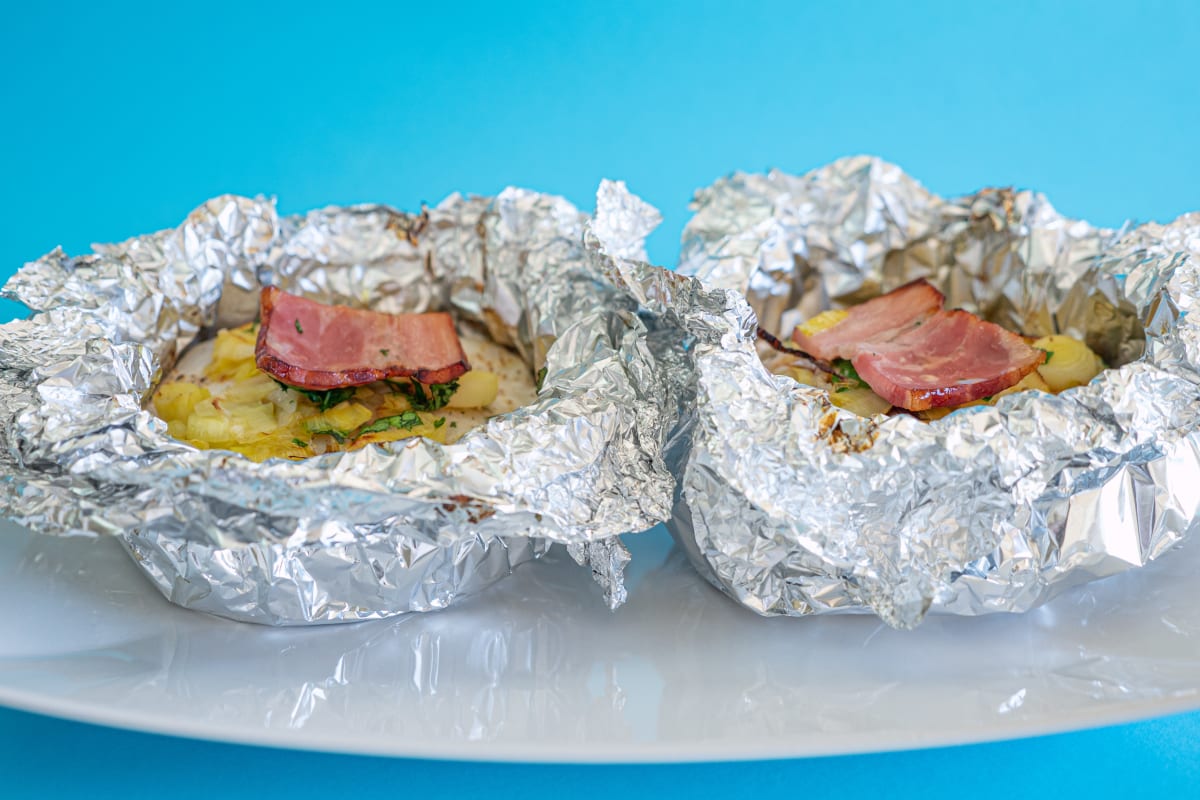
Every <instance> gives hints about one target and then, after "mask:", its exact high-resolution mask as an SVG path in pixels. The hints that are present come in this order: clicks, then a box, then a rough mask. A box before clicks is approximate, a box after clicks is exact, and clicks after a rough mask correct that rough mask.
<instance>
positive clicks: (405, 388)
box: [392, 381, 458, 411]
mask: <svg viewBox="0 0 1200 800" xmlns="http://www.w3.org/2000/svg"><path fill="white" fill-rule="evenodd" d="M392 386H395V387H396V390H397V391H398V392H400V394H402V395H404V396H405V397H407V398H408V402H409V403H411V404H412V407H413V408H415V409H416V410H417V411H437V410H438V409H439V408H442V407H443V406H445V405H446V403H449V402H450V397H451V396H452V395H453V394H454V393H455V392H457V391H458V381H450V382H449V383H431V384H429V385H428V386H426V385H425V384H422V383H417V382H416V381H411V382H409V383H393V384H392Z"/></svg>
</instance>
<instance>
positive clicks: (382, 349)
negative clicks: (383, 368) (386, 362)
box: [379, 347, 391, 358]
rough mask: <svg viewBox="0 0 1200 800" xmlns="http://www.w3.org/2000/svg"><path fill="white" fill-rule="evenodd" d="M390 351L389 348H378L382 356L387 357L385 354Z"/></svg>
mask: <svg viewBox="0 0 1200 800" xmlns="http://www.w3.org/2000/svg"><path fill="white" fill-rule="evenodd" d="M390 352H391V351H390V350H385V349H384V348H382V347H381V348H379V355H381V356H383V357H384V358H387V354H388V353H390Z"/></svg>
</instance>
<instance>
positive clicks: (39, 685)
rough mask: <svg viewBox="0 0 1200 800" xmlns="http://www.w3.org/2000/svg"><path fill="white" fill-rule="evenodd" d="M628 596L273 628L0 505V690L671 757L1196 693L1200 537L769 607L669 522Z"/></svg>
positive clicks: (94, 712)
mask: <svg viewBox="0 0 1200 800" xmlns="http://www.w3.org/2000/svg"><path fill="white" fill-rule="evenodd" d="M630 545H631V547H632V549H633V551H634V557H635V558H634V565H633V567H632V568H631V573H632V574H631V579H630V601H629V603H628V605H626V606H625V607H624V608H622V609H621V610H620V611H619V612H617V613H616V614H611V613H610V612H609V611H607V609H605V608H604V607H603V604H602V603H601V600H600V597H599V593H598V590H596V589H595V587H593V586H592V585H591V581H590V579H589V578H588V576H587V575H585V574H584V572H583V571H582V570H581V569H580V568H578V567H576V566H575V565H574V564H573V563H572V562H571V561H570V559H568V558H566V557H565V556H564V555H562V554H560V553H557V552H556V553H552V554H551V555H550V556H549V557H548V558H547V559H546V560H545V561H544V562H543V563H539V564H532V565H529V566H526V567H523V568H522V569H520V570H519V571H518V572H517V574H515V575H514V576H513V577H512V578H511V579H509V580H508V581H505V582H504V583H502V584H501V585H499V586H497V587H495V588H494V589H492V590H491V591H489V592H487V593H485V594H484V595H482V596H480V597H477V598H475V599H473V600H471V601H469V602H467V603H465V604H463V605H462V606H460V607H457V608H455V609H452V610H449V611H443V612H438V613H434V614H426V615H415V616H412V617H409V618H404V619H399V620H392V621H381V622H366V623H360V624H357V625H348V626H332V627H322V628H304V629H295V628H293V629H282V630H281V629H270V628H263V627H257V626H252V625H246V624H240V623H235V622H228V621H226V620H222V619H216V618H212V617H207V616H204V615H201V614H198V613H195V612H189V611H184V610H182V609H178V608H175V607H174V606H171V605H170V604H168V603H167V602H166V601H165V600H163V599H162V598H161V597H160V596H159V594H158V593H157V592H156V591H155V590H154V589H153V588H152V587H151V586H150V584H149V583H148V582H147V581H146V580H144V579H143V578H142V577H141V575H140V574H139V573H138V572H137V570H136V569H135V568H134V567H133V565H132V564H131V563H129V561H128V560H127V558H126V556H125V555H124V553H123V552H122V551H121V550H120V548H119V547H118V546H117V545H116V544H115V543H114V542H111V541H90V540H81V539H71V540H56V539H50V538H46V537H40V536H34V535H32V534H29V533H27V532H24V531H22V530H20V529H17V528H15V527H13V526H12V525H9V524H8V523H3V522H0V607H3V608H4V609H6V613H4V614H3V615H0V703H3V704H8V705H12V706H15V707H18V708H24V709H29V710H33V711H39V712H43V713H47V714H54V715H60V716H63V717H69V718H73V719H80V720H86V721H91V722H98V723H103V724H109V725H116V726H121V727H128V728H136V729H141V730H148V731H157V732H163V733H171V734H178V735H183V736H195V737H202V738H210V739H218V740H225V741H233V742H245V743H253V744H271V745H278V746H283V747H295V748H308V749H318V750H329V751H342V752H355V753H376V754H390V755H401V756H432V757H446V758H456V759H489V760H492V759H494V760H520V761H683V760H725V759H740V758H764V757H778V756H807V755H817V754H829V753H847V752H868V751H876V750H885V749H900V748H912V747H923V746H932V745H942V744H953V743H967V742H979V741H985V740H991V739H1000V738H1009V737H1016V736H1025V735H1030V734H1035V733H1044V732H1051V731H1064V730H1071V729H1076V728H1083V727H1089V726H1094V725H1099V724H1103V723H1110V722H1117V721H1124V720H1131V719H1135V718H1139V717H1145V716H1151V715H1159V714H1165V713H1169V712H1173V711H1182V710H1187V709H1191V708H1195V707H1197V706H1200V694H1198V690H1200V635H1198V634H1200V602H1198V601H1200V585H1198V584H1197V582H1196V580H1195V575H1196V571H1197V570H1196V566H1197V564H1198V563H1200V548H1197V547H1194V546H1192V547H1189V548H1187V549H1186V550H1184V551H1180V552H1179V553H1175V554H1172V556H1171V557H1168V558H1166V559H1164V560H1163V561H1162V562H1160V563H1158V564H1154V565H1152V566H1150V567H1148V568H1146V569H1144V570H1140V571H1135V572H1133V573H1128V574H1125V575H1122V576H1118V577H1116V578H1113V579H1110V580H1108V581H1105V582H1103V583H1100V584H1095V585H1093V586H1091V587H1087V588H1084V589H1081V590H1075V591H1074V592H1072V593H1070V594H1068V595H1067V596H1065V597H1062V598H1060V599H1059V600H1058V601H1056V602H1054V603H1053V604H1051V605H1049V606H1047V607H1045V608H1042V609H1040V610H1038V611H1035V612H1033V613H1030V614H1027V615H1024V616H994V617H985V618H975V619H969V618H950V617H941V618H934V619H930V620H928V621H927V622H926V623H925V625H923V626H922V627H921V628H920V629H918V630H917V631H915V632H909V633H901V632H897V631H893V630H890V629H888V628H886V627H883V626H881V625H880V624H879V623H878V622H877V621H876V620H874V619H872V618H867V617H844V616H843V617H825V618H813V619H802V620H795V619H761V618H758V617H756V616H754V615H753V614H751V613H749V612H747V611H744V610H742V609H740V608H738V607H737V606H735V605H734V604H733V603H732V602H730V601H729V600H727V599H725V597H724V596H722V595H721V594H720V593H718V592H717V591H716V590H715V589H712V588H710V587H709V586H708V585H707V584H705V583H703V582H702V581H701V580H700V579H699V578H697V577H696V576H695V574H694V573H692V572H691V570H690V569H689V568H688V567H687V565H686V563H684V562H683V560H682V558H681V556H680V555H679V554H678V553H677V552H675V551H674V550H673V549H672V548H671V545H670V540H669V539H668V538H667V537H666V536H665V534H663V533H662V532H661V529H660V530H658V531H655V532H652V533H651V534H647V535H644V536H639V537H630Z"/></svg>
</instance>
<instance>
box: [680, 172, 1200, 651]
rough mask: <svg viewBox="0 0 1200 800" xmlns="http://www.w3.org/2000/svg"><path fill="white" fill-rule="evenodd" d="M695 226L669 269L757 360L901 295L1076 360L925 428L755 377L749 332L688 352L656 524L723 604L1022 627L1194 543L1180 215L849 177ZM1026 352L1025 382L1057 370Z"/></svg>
mask: <svg viewBox="0 0 1200 800" xmlns="http://www.w3.org/2000/svg"><path fill="white" fill-rule="evenodd" d="M693 210H694V211H695V216H694V217H693V218H692V219H691V221H690V222H689V223H688V225H687V227H686V229H685V231H684V234H683V248H682V253H681V257H680V271H681V272H682V273H684V274H686V275H691V276H697V277H699V278H700V279H702V280H703V281H704V282H705V283H706V284H708V285H709V286H710V287H712V288H714V289H726V290H735V291H738V292H742V293H744V295H745V296H746V298H748V301H749V304H750V306H751V307H752V308H753V311H754V314H755V315H756V318H757V319H756V322H757V324H758V325H759V326H761V328H762V330H763V331H764V332H766V333H767V334H770V335H772V336H774V337H777V339H779V340H783V341H784V342H786V341H788V340H789V337H790V336H791V335H792V333H793V331H796V330H797V326H798V325H804V326H805V327H802V328H801V329H800V331H801V332H804V331H808V332H811V331H816V330H818V329H819V325H817V323H821V324H824V325H829V324H836V323H837V321H838V320H842V319H845V318H847V317H846V316H843V315H849V314H851V313H852V312H851V309H853V307H855V306H856V305H857V304H861V303H863V302H864V301H867V300H869V299H870V298H875V297H878V296H880V295H882V294H885V293H889V292H892V291H893V290H896V289H898V288H900V287H905V286H909V285H910V284H911V282H913V281H919V280H920V279H925V280H926V281H927V282H928V284H930V285H931V286H932V287H933V288H928V292H929V293H932V294H933V295H937V291H938V290H940V292H941V293H942V294H943V295H944V303H945V308H946V309H959V308H961V309H966V310H967V311H969V312H973V313H975V314H977V315H979V316H980V317H982V318H984V319H986V320H988V321H990V322H992V323H996V324H998V325H999V326H1001V327H1002V328H1004V329H1006V330H1007V331H1010V332H1012V333H1013V334H1019V335H1020V336H1021V337H1025V341H1029V340H1034V339H1037V340H1038V341H1042V339H1041V338H1040V337H1058V338H1057V339H1048V340H1045V341H1062V342H1065V343H1067V344H1072V346H1073V347H1075V348H1076V349H1079V350H1081V351H1083V352H1088V351H1089V350H1090V354H1089V356H1088V357H1089V358H1092V359H1093V360H1094V363H1095V365H1096V370H1095V372H1097V373H1098V374H1095V376H1094V377H1092V373H1088V374H1087V375H1086V376H1085V379H1084V381H1083V385H1078V386H1075V387H1074V388H1067V389H1065V390H1062V391H1057V392H1049V391H1045V390H1044V389H1045V388H1046V385H1045V384H1046V382H1045V381H1039V384H1040V386H1039V388H1038V389H1034V390H1029V391H1014V392H1004V393H997V395H996V396H994V397H992V396H989V397H986V398H982V399H979V400H977V401H976V402H974V403H971V404H967V405H966V406H965V407H962V408H957V409H953V410H952V413H948V414H946V413H944V412H945V411H947V409H945V408H942V409H934V411H940V412H943V413H939V414H932V413H929V412H921V413H919V414H917V413H911V412H910V411H902V412H899V413H897V412H896V410H893V411H892V412H891V413H884V411H885V410H886V408H887V406H888V405H889V403H888V402H883V403H882V408H875V409H874V410H873V411H872V410H868V411H867V412H862V409H861V408H859V409H857V410H858V412H859V413H854V412H853V411H852V410H849V409H848V408H846V407H844V406H847V405H848V403H847V402H845V399H844V398H843V397H842V396H839V395H838V394H836V392H837V391H840V390H843V389H846V388H850V389H854V390H857V386H858V383H843V384H840V385H839V389H834V390H832V391H831V390H830V389H829V386H825V387H824V388H822V386H821V385H820V383H821V381H819V380H809V378H810V377H811V376H812V375H813V374H814V373H811V372H805V371H803V370H799V371H791V372H790V373H789V371H788V370H787V369H776V370H774V371H772V370H769V369H768V364H778V363H780V362H779V360H780V358H783V359H785V360H786V358H788V357H789V356H787V355H780V354H778V353H776V352H775V351H774V350H771V349H766V348H765V347H764V345H763V344H761V343H760V344H759V345H758V346H757V347H756V344H755V341H754V331H753V329H752V328H751V329H746V328H745V327H743V328H742V329H740V330H730V331H729V336H728V337H726V340H725V342H724V344H723V346H721V347H713V348H707V349H705V348H700V349H698V350H697V352H696V354H695V370H696V372H695V384H694V392H695V403H694V406H691V407H689V413H688V414H686V415H685V416H684V417H683V418H682V424H681V427H680V429H679V431H678V432H677V434H678V441H676V442H675V443H674V445H673V448H672V462H673V465H674V467H673V468H674V472H675V474H676V477H677V479H678V487H677V491H676V496H675V504H674V511H673V514H672V520H671V521H670V522H669V523H668V527H669V528H670V529H671V531H672V533H673V535H674V536H675V538H676V539H677V540H678V542H679V543H680V544H681V545H682V546H683V547H684V548H685V549H686V550H687V552H688V554H689V556H690V557H691V560H692V561H693V562H694V563H695V565H696V566H697V568H698V569H700V570H701V572H702V573H703V574H704V575H706V576H707V577H708V579H709V580H710V581H711V582H713V583H714V584H715V585H716V586H718V587H719V588H720V589H722V590H723V591H724V592H725V593H727V594H728V595H729V596H730V597H732V598H734V599H735V600H736V601H738V602H739V603H741V604H742V605H744V606H746V607H747V608H749V609H752V610H753V611H756V612H758V613H760V614H787V615H796V616H800V615H807V614H816V613H824V612H844V611H846V612H849V611H853V612H863V611H867V612H874V613H876V614H878V615H879V616H880V617H881V618H882V619H883V620H884V621H886V622H887V623H888V624H889V625H892V626H895V627H900V628H907V627H912V626H915V625H917V624H918V623H919V622H920V621H921V619H922V618H923V617H924V615H925V614H926V613H928V612H930V611H934V612H943V613H953V614H983V613H989V612H998V611H1023V610H1026V609H1029V608H1032V607H1034V606H1036V605H1038V604H1040V603H1043V602H1045V601H1046V600H1047V599H1049V598H1050V597H1052V596H1053V595H1055V594H1056V593H1058V592H1060V591H1062V590H1063V589H1065V588H1067V587H1069V586H1072V585H1075V584H1079V583H1081V582H1084V581H1091V580H1094V579H1097V578H1102V577H1105V576H1108V575H1112V574H1114V573H1117V572H1121V571H1123V570H1127V569H1130V568H1134V567H1140V566H1143V565H1145V564H1146V563H1147V562H1149V561H1150V560H1152V559H1154V558H1156V557H1158V556H1160V555H1162V554H1163V553H1165V552H1167V551H1168V550H1170V549H1171V548H1172V547H1173V546H1175V545H1176V544H1177V543H1179V542H1180V541H1181V540H1182V539H1183V538H1184V537H1186V536H1188V535H1191V534H1193V533H1194V532H1195V530H1196V527H1197V525H1198V524H1200V523H1198V521H1197V512H1198V511H1200V314H1196V313H1193V312H1194V310H1195V308H1194V307H1195V306H1196V303H1197V297H1200V285H1198V283H1200V282H1198V277H1200V214H1190V215H1187V216H1184V217H1181V218H1179V219H1177V220H1175V221H1174V222H1172V223H1171V224H1169V225H1157V224H1147V225H1142V226H1140V227H1132V226H1126V227H1125V228H1122V229H1121V230H1106V229H1100V228H1095V227H1092V226H1091V225H1088V224H1087V223H1085V222H1082V221H1076V220H1071V219H1067V218H1064V217H1063V216H1062V215H1060V214H1059V213H1057V212H1056V211H1055V210H1054V208H1052V207H1051V205H1050V204H1049V202H1048V201H1047V200H1046V198H1045V197H1043V196H1042V195H1040V194H1037V193H1035V192H1030V191H1013V190H1010V189H986V190H983V191H980V192H978V193H976V194H973V195H969V196H966V197H961V198H957V199H953V200H945V199H942V198H940V197H937V196H935V195H933V194H931V193H930V192H928V191H926V190H925V189H924V188H923V187H921V185H920V184H918V183H917V182H916V181H915V180H913V179H912V178H910V177H909V176H907V175H905V174H904V173H903V172H902V171H901V170H899V169H898V168H896V167H894V166H891V165H889V164H886V163H884V162H882V161H879V160H877V159H873V158H867V157H856V158H849V159H844V160H841V161H838V162H835V163H833V164H831V165H829V166H827V167H824V168H821V169H818V170H816V171H814V172H812V173H810V174H808V175H805V176H803V177H795V176H791V175H786V174H783V173H781V172H777V171H776V172H771V173H770V174H766V175H761V174H759V175H750V174H742V173H738V174H735V175H733V176H731V177H729V178H726V179H723V180H720V181H718V182H717V183H715V184H714V185H712V186H710V187H708V188H706V189H702V190H700V191H699V192H698V193H697V195H696V198H695V202H694V204H693ZM831 309H833V310H835V311H833V312H832V315H831V314H830V313H826V314H825V315H823V316H819V315H821V314H822V312H829V310H831ZM837 309H842V310H844V311H836V310H837ZM948 313H953V314H958V313H959V312H948ZM858 319H861V317H859V318H858ZM917 324H919V322H918V323H917ZM981 324H984V323H981ZM992 327H993V328H994V326H992ZM805 335H806V336H808V335H810V333H806V334H805ZM811 335H812V336H815V335H816V334H811ZM1004 335H1005V336H1007V335H1008V334H1007V333H1005V334H1004ZM1013 338H1016V337H1013ZM809 341H815V339H809ZM897 341H899V340H897ZM1018 341H1019V344H1020V346H1021V347H1025V344H1024V342H1023V341H1020V340H1018ZM1084 345H1086V347H1085V346H1084ZM1064 346H1065V345H1064ZM1039 349H1043V350H1044V352H1045V354H1046V355H1045V359H1046V361H1045V363H1044V364H1043V365H1042V367H1040V368H1039V369H1041V370H1043V371H1047V370H1048V369H1049V367H1050V366H1051V365H1052V364H1053V365H1054V366H1055V367H1056V368H1058V367H1059V366H1060V363H1058V362H1062V361H1063V359H1065V358H1066V355H1065V354H1063V353H1060V354H1059V355H1058V356H1055V355H1054V353H1053V348H1052V347H1050V348H1047V347H1045V345H1042V346H1041V347H1040V348H1039ZM1052 356H1053V357H1055V358H1057V359H1058V362H1051V361H1050V359H1051V357H1052ZM1038 357H1039V358H1041V356H1038ZM1101 360H1102V362H1101ZM765 362H766V363H765ZM776 373H780V374H776ZM1031 377H1036V375H1034V376H1031ZM1087 378H1091V379H1090V380H1087ZM850 379H855V380H856V381H859V382H861V379H860V378H859V376H858V375H857V374H853V373H847V375H846V380H847V381H849V380H850ZM838 380H841V379H840V378H838ZM806 384H810V385H806ZM831 385H832V384H831ZM878 399H879V398H876V400H878ZM905 408H906V409H907V408H909V407H908V406H905ZM1147 579H1151V580H1152V576H1151V575H1147Z"/></svg>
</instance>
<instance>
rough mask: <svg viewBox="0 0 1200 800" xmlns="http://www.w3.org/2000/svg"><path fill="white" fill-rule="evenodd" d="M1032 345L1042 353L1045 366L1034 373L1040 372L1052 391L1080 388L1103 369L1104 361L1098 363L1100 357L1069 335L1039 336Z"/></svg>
mask: <svg viewBox="0 0 1200 800" xmlns="http://www.w3.org/2000/svg"><path fill="white" fill-rule="evenodd" d="M1033 346H1034V347H1036V348H1038V349H1039V350H1045V351H1046V363H1044V364H1042V365H1041V366H1040V367H1038V369H1037V371H1038V372H1039V373H1041V376H1042V378H1043V379H1045V381H1046V384H1047V385H1048V386H1049V387H1050V391H1052V392H1056V393H1057V392H1061V391H1063V390H1064V389H1070V388H1071V387H1073V386H1083V385H1084V384H1086V383H1089V382H1090V381H1091V380H1092V378H1094V377H1096V376H1097V375H1099V374H1100V371H1101V370H1102V369H1104V362H1103V361H1101V360H1100V356H1098V355H1096V354H1095V353H1094V352H1092V349H1091V348H1090V347H1088V346H1087V345H1086V344H1084V343H1083V342H1081V341H1079V340H1078V339H1075V338H1073V337H1071V336H1063V335H1062V334H1054V335H1053V336H1043V337H1042V338H1041V339H1038V340H1037V341H1036V342H1034V343H1033Z"/></svg>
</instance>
